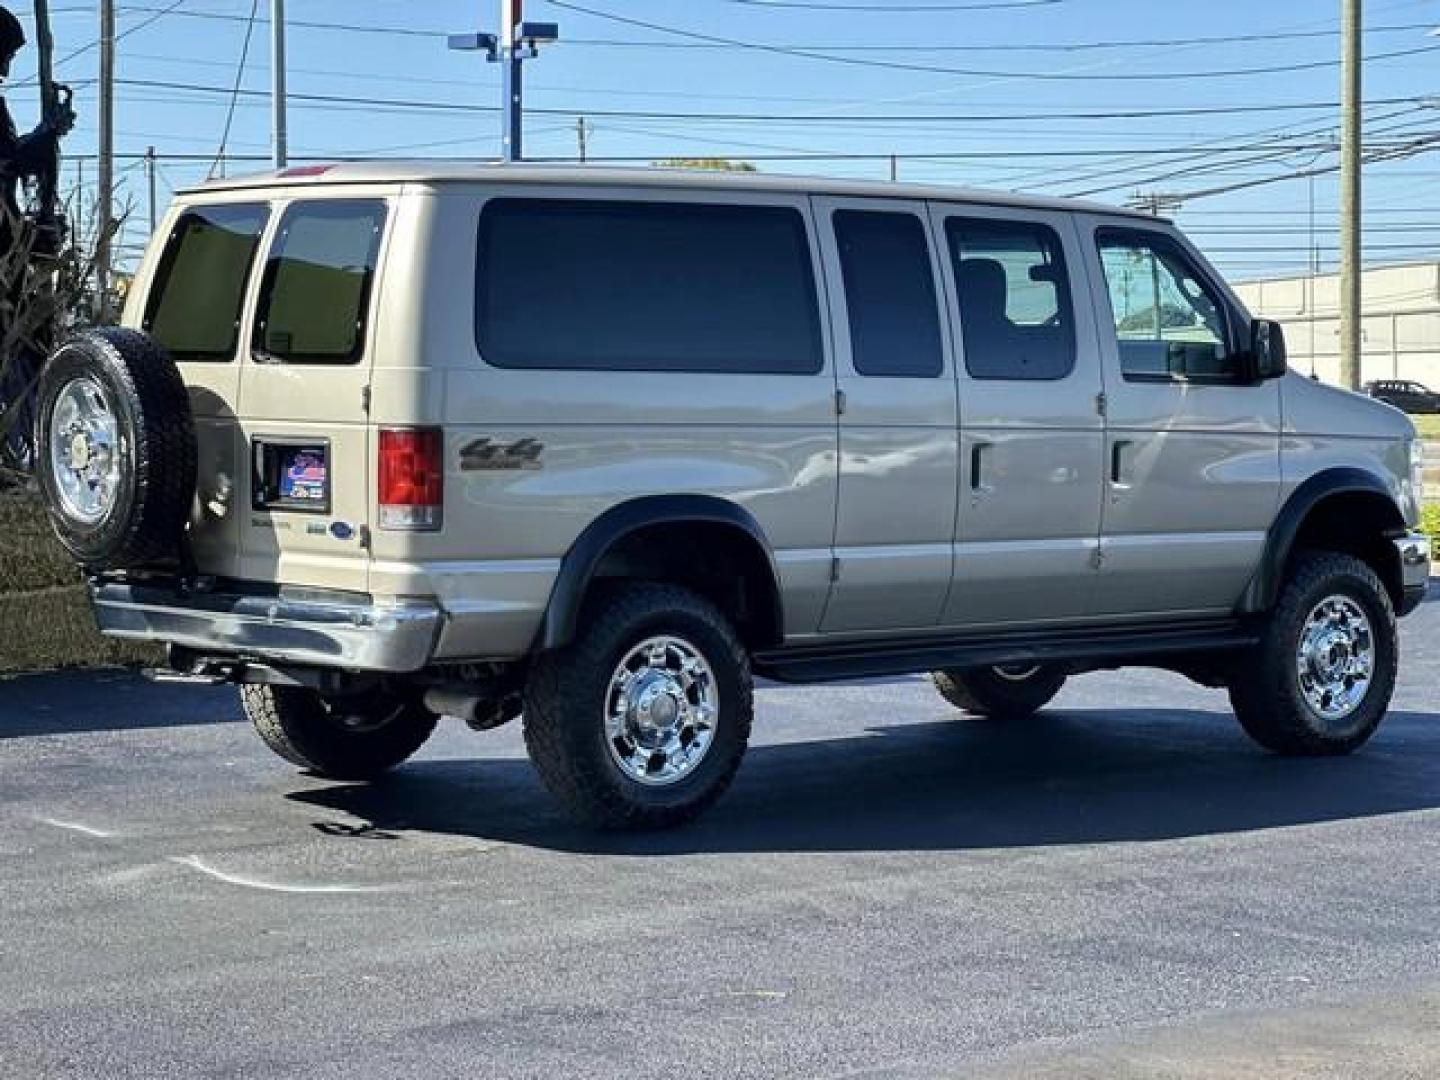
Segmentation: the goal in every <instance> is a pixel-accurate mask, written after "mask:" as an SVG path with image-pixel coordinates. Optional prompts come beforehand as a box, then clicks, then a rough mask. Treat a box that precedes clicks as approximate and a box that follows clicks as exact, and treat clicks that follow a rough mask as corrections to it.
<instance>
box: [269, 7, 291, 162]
mask: <svg viewBox="0 0 1440 1080" xmlns="http://www.w3.org/2000/svg"><path fill="white" fill-rule="evenodd" d="M287 106H288V101H287V94H286V87H285V0H270V113H271V118H272V127H273V137H272V149H273V152H274V156H275V169H276V171H277V172H278V171H279V170H281V169H283V168H285V166H286V165H288V164H289V162H290V124H289V116H288V112H287Z"/></svg>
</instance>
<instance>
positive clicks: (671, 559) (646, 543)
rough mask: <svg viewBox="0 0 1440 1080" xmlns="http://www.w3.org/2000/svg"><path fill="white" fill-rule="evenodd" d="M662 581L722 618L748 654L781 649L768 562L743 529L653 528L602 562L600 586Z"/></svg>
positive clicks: (686, 524)
mask: <svg viewBox="0 0 1440 1080" xmlns="http://www.w3.org/2000/svg"><path fill="white" fill-rule="evenodd" d="M617 580H629V581H664V582H669V583H672V584H675V585H683V586H684V587H686V588H688V589H693V590H694V591H695V592H697V593H699V594H700V595H701V596H703V597H705V598H706V599H707V600H709V601H710V602H711V603H712V604H714V605H715V606H716V607H718V608H719V609H720V610H721V611H722V612H724V613H725V615H726V617H727V618H729V619H730V620H731V622H733V623H734V624H735V627H736V629H737V630H738V631H739V633H740V637H741V640H742V641H744V642H745V644H746V645H747V646H749V647H751V648H765V647H768V646H772V645H778V644H780V641H781V638H782V636H783V625H782V615H781V609H780V597H779V593H778V591H777V587H776V582H775V574H774V571H773V570H772V569H771V566H770V560H769V558H768V557H767V556H766V554H765V552H764V551H763V550H762V549H761V548H760V545H759V543H758V542H757V541H756V539H755V538H754V537H753V536H751V535H750V534H749V533H747V532H746V531H745V530H744V529H741V528H739V527H738V526H735V525H729V524H725V523H722V522H714V521H674V522H656V523H654V524H650V525H644V526H641V527H639V528H637V529H633V530H632V531H630V532H628V533H626V534H625V535H624V536H622V537H620V538H619V539H618V540H616V541H615V543H614V544H612V545H611V546H610V547H609V548H608V549H607V550H606V552H605V554H604V555H603V556H602V557H601V559H600V561H599V563H598V564H597V565H596V567H595V571H594V573H593V574H592V576H591V579H590V583H589V585H588V587H587V592H588V591H589V589H593V588H594V587H595V585H596V583H597V582H600V581H617Z"/></svg>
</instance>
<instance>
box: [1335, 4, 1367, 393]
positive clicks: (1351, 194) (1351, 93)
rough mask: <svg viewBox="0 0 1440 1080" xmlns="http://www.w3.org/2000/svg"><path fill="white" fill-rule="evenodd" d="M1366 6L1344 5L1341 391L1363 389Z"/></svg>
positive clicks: (1341, 161) (1342, 6)
mask: <svg viewBox="0 0 1440 1080" xmlns="http://www.w3.org/2000/svg"><path fill="white" fill-rule="evenodd" d="M1360 7H1361V0H1341V4H1340V12H1341V13H1340V20H1341V35H1342V39H1343V40H1342V43H1341V49H1342V57H1341V63H1340V71H1341V75H1340V80H1341V95H1340V98H1341V102H1340V107H1341V112H1342V114H1343V115H1342V116H1341V131H1340V385H1341V386H1344V387H1348V388H1349V389H1351V390H1359V389H1360V377H1361V373H1360V361H1361V358H1362V356H1363V350H1364V346H1363V334H1362V325H1363V324H1362V317H1363V316H1362V303H1363V297H1362V294H1361V272H1362V271H1361V265H1360V253H1361V247H1360V243H1361V222H1360V214H1361V197H1360V196H1361V191H1360V162H1361V158H1360V154H1361V140H1362V138H1363V124H1362V122H1361V116H1360V100H1361V97H1360V96H1361V91H1362V77H1361V62H1360V38H1361V32H1360V31H1361V12H1360Z"/></svg>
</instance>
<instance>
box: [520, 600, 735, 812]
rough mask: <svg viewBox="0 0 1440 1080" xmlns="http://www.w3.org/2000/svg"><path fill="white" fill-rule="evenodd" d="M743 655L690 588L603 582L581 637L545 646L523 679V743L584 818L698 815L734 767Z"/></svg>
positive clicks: (719, 618) (725, 625) (724, 623)
mask: <svg viewBox="0 0 1440 1080" xmlns="http://www.w3.org/2000/svg"><path fill="white" fill-rule="evenodd" d="M753 709H754V706H753V690H752V686H751V677H750V662H749V657H748V656H747V655H746V652H745V648H744V646H743V645H742V644H741V643H740V640H739V638H738V637H737V636H736V634H735V630H734V628H733V627H732V626H731V625H730V622H729V620H727V619H726V618H725V616H724V615H723V614H721V612H720V611H719V610H717V609H716V607H715V605H713V604H711V603H710V602H709V601H708V600H706V599H705V598H704V597H701V596H699V595H697V594H695V593H693V592H691V591H690V590H688V589H684V588H680V587H679V586H675V585H666V584H660V583H654V582H631V583H623V584H622V583H615V584H611V585H605V586H602V587H601V588H600V589H599V591H598V592H597V593H596V594H595V595H594V596H593V597H591V598H590V599H589V600H588V601H587V603H586V606H585V611H584V614H583V615H582V619H581V626H580V630H579V632H578V634H577V636H576V639H575V640H574V641H573V642H572V643H571V644H569V645H567V646H565V647H564V648H563V649H556V650H552V651H550V652H545V653H541V654H540V655H539V656H538V657H536V659H535V661H534V663H533V664H532V665H531V668H530V672H529V675H528V677H527V680H526V685H525V706H524V714H523V715H524V723H525V745H526V746H527V748H528V749H529V751H530V759H531V761H533V762H534V763H535V768H536V770H537V771H538V772H539V773H540V777H541V779H542V780H544V782H545V786H546V787H548V788H549V789H550V791H551V792H552V793H553V794H554V795H555V796H556V797H557V798H558V799H559V800H560V801H561V802H562V803H563V804H564V805H565V807H566V808H567V809H568V810H569V811H570V813H571V815H572V816H573V817H574V818H576V819H577V820H578V821H579V822H581V823H582V824H585V825H591V826H597V827H601V828H657V827H664V826H669V825H676V824H679V823H681V822H684V821H688V820H690V819H691V818H693V817H695V816H696V815H697V814H699V813H700V812H701V811H703V810H704V809H705V808H706V807H708V806H710V804H711V803H713V802H714V801H715V800H716V799H718V798H719V797H720V796H721V794H722V793H723V792H724V791H725V789H726V788H727V787H728V786H729V784H730V781H731V779H732V778H733V777H734V775H735V771H736V770H737V769H738V768H739V767H740V759H741V758H742V757H743V756H744V753H745V746H746V743H747V742H748V740H749V738H750V721H751V716H752V713H753Z"/></svg>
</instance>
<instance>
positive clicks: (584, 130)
mask: <svg viewBox="0 0 1440 1080" xmlns="http://www.w3.org/2000/svg"><path fill="white" fill-rule="evenodd" d="M575 138H576V139H578V140H579V142H580V164H581V165H584V164H585V162H586V161H588V160H589V158H590V125H589V124H587V123H586V122H585V118H584V117H583V116H581V117H577V118H576V120H575Z"/></svg>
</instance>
